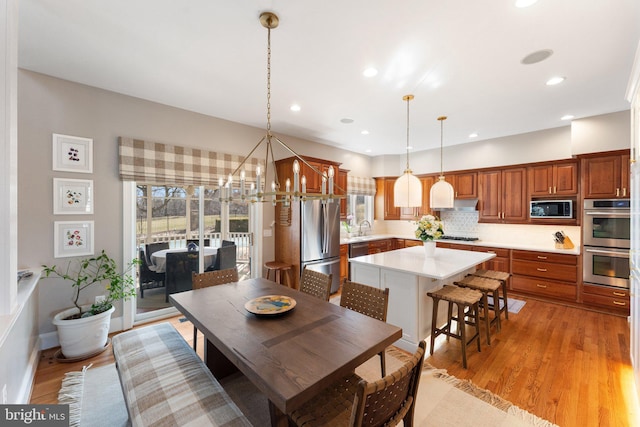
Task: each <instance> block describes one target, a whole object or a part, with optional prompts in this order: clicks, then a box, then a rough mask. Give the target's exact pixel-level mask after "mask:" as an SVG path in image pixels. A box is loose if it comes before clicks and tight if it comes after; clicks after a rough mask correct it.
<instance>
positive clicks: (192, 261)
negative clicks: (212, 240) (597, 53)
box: [165, 251, 199, 302]
mask: <svg viewBox="0 0 640 427" xmlns="http://www.w3.org/2000/svg"><path fill="white" fill-rule="evenodd" d="M198 255H199V253H198V251H196V252H167V262H166V263H165V302H169V295H170V294H175V293H178V292H184V291H190V290H191V289H192V286H193V285H192V283H191V279H192V277H191V273H192V272H198V270H199V259H198Z"/></svg>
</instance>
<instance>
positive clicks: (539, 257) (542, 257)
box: [538, 255, 547, 259]
mask: <svg viewBox="0 0 640 427" xmlns="http://www.w3.org/2000/svg"><path fill="white" fill-rule="evenodd" d="M538 259H547V257H546V256H540V255H538Z"/></svg>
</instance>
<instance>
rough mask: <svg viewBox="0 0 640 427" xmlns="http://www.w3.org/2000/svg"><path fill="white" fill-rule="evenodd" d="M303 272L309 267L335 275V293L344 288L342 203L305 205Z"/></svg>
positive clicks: (302, 216) (320, 202)
mask: <svg viewBox="0 0 640 427" xmlns="http://www.w3.org/2000/svg"><path fill="white" fill-rule="evenodd" d="M301 205H302V212H301V215H300V218H301V221H300V234H301V236H300V237H301V238H300V272H302V270H303V269H304V268H305V267H307V268H310V269H312V270H315V271H319V272H321V273H325V274H333V282H332V284H331V293H334V292H337V291H338V289H339V288H340V203H338V201H337V200H334V201H333V202H332V203H330V202H328V201H327V202H326V203H322V201H320V200H307V201H305V202H301Z"/></svg>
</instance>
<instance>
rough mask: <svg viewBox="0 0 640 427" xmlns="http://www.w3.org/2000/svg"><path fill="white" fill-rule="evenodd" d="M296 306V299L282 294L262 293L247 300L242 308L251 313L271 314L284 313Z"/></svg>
mask: <svg viewBox="0 0 640 427" xmlns="http://www.w3.org/2000/svg"><path fill="white" fill-rule="evenodd" d="M295 306H296V300H294V299H293V298H290V297H287V296H284V295H264V296H261V297H258V298H254V299H252V300H250V301H247V302H246V303H245V305H244V308H245V309H246V310H247V311H248V312H250V313H253V314H259V315H273V314H282V313H286V312H287V311H289V310H292V309H293V308H294V307H295Z"/></svg>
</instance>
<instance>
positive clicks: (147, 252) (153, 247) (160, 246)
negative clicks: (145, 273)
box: [144, 242, 169, 271]
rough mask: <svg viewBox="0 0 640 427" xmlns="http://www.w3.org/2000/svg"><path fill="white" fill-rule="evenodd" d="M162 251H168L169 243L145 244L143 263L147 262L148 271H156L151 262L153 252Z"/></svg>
mask: <svg viewBox="0 0 640 427" xmlns="http://www.w3.org/2000/svg"><path fill="white" fill-rule="evenodd" d="M164 249H169V242H159V243H147V244H146V245H144V256H145V261H147V266H149V270H151V271H156V266H155V265H153V262H152V261H151V255H153V254H154V252H158V251H162V250H164Z"/></svg>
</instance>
